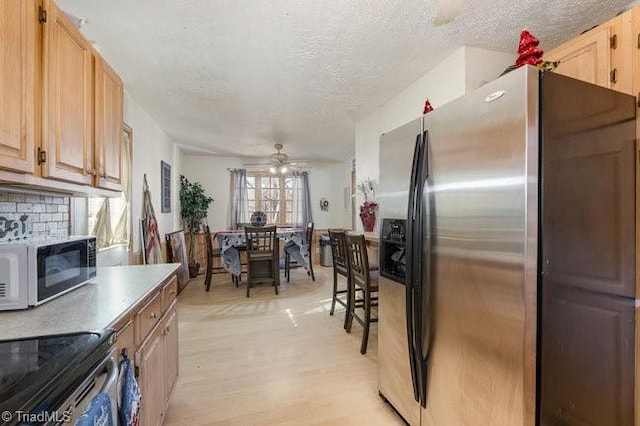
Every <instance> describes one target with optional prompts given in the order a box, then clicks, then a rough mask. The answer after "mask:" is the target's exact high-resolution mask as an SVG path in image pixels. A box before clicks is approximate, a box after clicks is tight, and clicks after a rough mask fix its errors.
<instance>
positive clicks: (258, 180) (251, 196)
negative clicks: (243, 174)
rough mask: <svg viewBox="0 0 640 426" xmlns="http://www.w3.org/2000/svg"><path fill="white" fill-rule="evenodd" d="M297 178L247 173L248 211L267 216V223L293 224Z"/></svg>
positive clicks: (289, 175)
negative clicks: (260, 212) (259, 212)
mask: <svg viewBox="0 0 640 426" xmlns="http://www.w3.org/2000/svg"><path fill="white" fill-rule="evenodd" d="M294 184H295V178H294V177H293V176H292V175H291V174H288V175H273V174H269V173H260V172H247V207H248V208H247V210H248V211H249V216H251V214H252V213H253V212H255V211H263V212H265V214H266V215H267V223H270V224H275V225H291V224H292V223H293V192H294V187H295V186H294Z"/></svg>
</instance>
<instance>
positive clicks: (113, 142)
mask: <svg viewBox="0 0 640 426" xmlns="http://www.w3.org/2000/svg"><path fill="white" fill-rule="evenodd" d="M94 75H95V121H94V129H95V148H96V151H95V154H96V169H97V171H98V176H97V179H96V186H99V187H101V188H105V189H115V190H118V191H120V190H122V126H123V117H122V92H123V85H122V80H121V79H120V77H119V76H118V74H116V72H115V71H114V70H113V69H112V68H111V67H110V66H109V64H107V63H106V62H105V61H104V60H103V59H102V58H101V57H100V56H99V55H97V54H96V55H95V62H94Z"/></svg>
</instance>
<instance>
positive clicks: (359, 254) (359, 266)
mask: <svg viewBox="0 0 640 426" xmlns="http://www.w3.org/2000/svg"><path fill="white" fill-rule="evenodd" d="M345 239H346V245H347V263H348V268H349V275H350V276H351V282H350V283H349V308H348V312H347V323H346V330H347V333H350V332H351V324H352V322H353V320H354V319H355V320H356V321H358V322H359V323H360V324H361V325H362V327H363V331H362V344H361V346H360V353H361V354H365V353H366V352H367V343H368V341H369V328H370V325H371V323H373V322H378V317H377V309H378V277H379V275H378V272H377V271H371V270H370V269H369V258H368V255H367V244H366V241H365V239H364V235H346V237H345ZM357 289H360V290H362V297H357V296H356V294H357V291H356V290H357ZM374 308H375V310H376V316H375V317H373V316H372V311H373V309H374ZM358 309H362V314H361V315H358V313H357V310H358Z"/></svg>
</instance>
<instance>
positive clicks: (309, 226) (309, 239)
mask: <svg viewBox="0 0 640 426" xmlns="http://www.w3.org/2000/svg"><path fill="white" fill-rule="evenodd" d="M305 238H306V239H307V245H308V246H309V253H311V242H312V241H313V222H309V223H307V228H306V229H305Z"/></svg>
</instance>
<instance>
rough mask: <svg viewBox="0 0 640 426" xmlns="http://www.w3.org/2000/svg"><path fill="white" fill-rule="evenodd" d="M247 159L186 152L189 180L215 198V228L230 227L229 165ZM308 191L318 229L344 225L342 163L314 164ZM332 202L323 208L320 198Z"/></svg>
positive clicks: (185, 169)
mask: <svg viewBox="0 0 640 426" xmlns="http://www.w3.org/2000/svg"><path fill="white" fill-rule="evenodd" d="M247 161H248V159H246V158H240V157H217V156H213V155H201V154H197V155H194V154H184V156H183V158H182V170H183V174H184V175H185V176H186V178H187V179H189V180H190V181H195V182H200V183H201V184H202V187H203V188H204V190H205V192H206V193H207V195H209V196H210V197H211V198H213V199H214V200H215V201H214V202H213V203H212V204H211V207H210V209H209V215H208V218H207V219H208V222H209V226H210V227H211V229H212V230H214V229H226V228H228V227H229V210H230V173H229V169H230V168H238V167H242V164H243V163H246V162H247ZM311 166H312V167H311V173H310V174H309V192H310V193H311V207H312V214H313V220H314V222H315V228H316V229H326V228H330V227H342V226H343V217H344V215H345V213H344V205H343V195H342V194H343V189H342V188H343V186H344V181H343V178H344V174H343V167H344V164H343V163H329V162H318V163H313V164H311ZM321 198H326V199H327V200H328V201H329V211H328V212H324V211H322V210H321V209H320V199H321Z"/></svg>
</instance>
